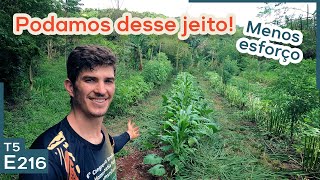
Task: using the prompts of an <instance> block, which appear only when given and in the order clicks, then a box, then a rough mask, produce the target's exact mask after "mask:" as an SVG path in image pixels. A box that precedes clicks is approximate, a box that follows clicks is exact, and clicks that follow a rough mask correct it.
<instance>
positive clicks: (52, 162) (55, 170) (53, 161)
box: [19, 134, 64, 180]
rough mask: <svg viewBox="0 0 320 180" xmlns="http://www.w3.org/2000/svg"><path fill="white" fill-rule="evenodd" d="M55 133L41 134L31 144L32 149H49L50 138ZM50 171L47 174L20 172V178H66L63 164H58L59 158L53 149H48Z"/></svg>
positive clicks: (49, 179) (52, 179) (36, 179)
mask: <svg viewBox="0 0 320 180" xmlns="http://www.w3.org/2000/svg"><path fill="white" fill-rule="evenodd" d="M52 136H53V135H47V136H44V135H43V134H42V135H40V136H39V137H38V138H37V139H36V140H35V141H34V142H33V143H32V145H31V146H30V149H47V147H48V144H49V142H50V140H51V139H52ZM47 162H48V163H47V166H48V173H46V174H19V179H21V180H33V179H35V180H38V179H40V180H45V179H46V180H47V179H48V180H56V179H58V180H60V179H64V178H63V177H64V173H63V171H62V169H61V168H62V166H59V164H57V163H58V162H60V161H59V159H57V156H55V155H54V153H53V152H52V151H48V161H47Z"/></svg>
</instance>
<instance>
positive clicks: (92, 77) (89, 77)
mask: <svg viewBox="0 0 320 180" xmlns="http://www.w3.org/2000/svg"><path fill="white" fill-rule="evenodd" d="M82 79H97V78H96V77H94V76H83V77H82Z"/></svg>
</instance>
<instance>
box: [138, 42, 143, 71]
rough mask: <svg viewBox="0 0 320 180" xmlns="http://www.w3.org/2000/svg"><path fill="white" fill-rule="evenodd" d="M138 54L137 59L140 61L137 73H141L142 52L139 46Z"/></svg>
mask: <svg viewBox="0 0 320 180" xmlns="http://www.w3.org/2000/svg"><path fill="white" fill-rule="evenodd" d="M138 53H139V59H140V64H139V71H142V69H143V67H142V50H141V47H140V46H138Z"/></svg>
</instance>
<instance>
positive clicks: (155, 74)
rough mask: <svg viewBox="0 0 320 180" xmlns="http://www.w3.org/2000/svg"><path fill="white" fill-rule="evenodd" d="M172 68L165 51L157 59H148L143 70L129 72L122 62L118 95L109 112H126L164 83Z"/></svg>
mask: <svg viewBox="0 0 320 180" xmlns="http://www.w3.org/2000/svg"><path fill="white" fill-rule="evenodd" d="M172 69H173V68H172V65H171V63H170V61H169V60H168V58H167V56H166V55H165V54H164V53H159V54H158V56H157V57H156V58H155V60H150V61H148V62H147V63H146V64H145V66H144V69H143V71H142V72H136V71H131V72H129V71H128V69H127V68H126V67H125V66H124V65H123V64H120V66H119V67H118V72H119V74H117V80H116V84H117V88H116V95H115V98H114V100H113V103H112V104H111V106H110V108H109V110H108V114H110V115H119V114H122V113H125V112H126V111H127V109H128V107H130V106H132V105H134V104H135V103H136V102H137V101H139V100H141V99H143V98H144V97H145V96H146V95H147V94H148V93H149V92H150V91H151V90H152V89H153V87H154V86H159V85H161V84H162V83H164V82H165V81H166V80H167V79H168V77H169V76H170V75H171V72H172Z"/></svg>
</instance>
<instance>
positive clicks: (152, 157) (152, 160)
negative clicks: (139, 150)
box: [143, 154, 162, 165]
mask: <svg viewBox="0 0 320 180" xmlns="http://www.w3.org/2000/svg"><path fill="white" fill-rule="evenodd" d="M161 162H162V157H160V156H158V155H156V154H148V155H147V156H145V157H144V158H143V163H144V164H151V165H154V164H160V163H161Z"/></svg>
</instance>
